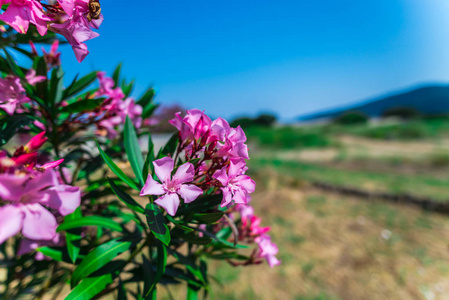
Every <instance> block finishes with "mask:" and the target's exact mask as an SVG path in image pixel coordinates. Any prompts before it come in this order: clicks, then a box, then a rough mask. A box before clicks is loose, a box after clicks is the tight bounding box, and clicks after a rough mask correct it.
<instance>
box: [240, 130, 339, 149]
mask: <svg viewBox="0 0 449 300" xmlns="http://www.w3.org/2000/svg"><path fill="white" fill-rule="evenodd" d="M245 133H246V135H247V137H248V140H250V141H252V142H256V143H257V144H258V145H260V146H263V147H264V148H271V149H273V148H274V149H295V148H323V147H328V146H331V145H334V143H333V142H332V140H331V139H330V138H329V137H328V136H327V135H325V134H323V128H322V127H307V128H305V127H301V128H296V127H280V128H265V127H250V128H248V129H246V130H245Z"/></svg>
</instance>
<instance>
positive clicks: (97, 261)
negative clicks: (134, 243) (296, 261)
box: [71, 239, 131, 286]
mask: <svg viewBox="0 0 449 300" xmlns="http://www.w3.org/2000/svg"><path fill="white" fill-rule="evenodd" d="M130 247H131V242H127V241H126V242H124V241H121V240H120V239H113V240H111V241H109V242H107V243H104V244H102V245H100V246H98V247H97V248H95V249H94V250H92V251H91V252H90V253H89V254H87V255H86V257H85V258H84V259H83V261H82V262H81V264H80V265H79V266H78V267H77V268H76V269H75V271H74V272H73V274H72V280H71V283H72V286H75V285H77V284H78V282H80V281H81V280H82V279H83V278H86V277H87V276H89V275H90V274H92V273H93V272H95V271H97V270H98V269H100V268H101V267H103V266H105V265H106V264H107V263H109V262H111V261H112V260H113V259H114V258H116V257H117V256H118V255H119V254H120V253H123V252H125V251H126V250H128V249H129V248H130Z"/></svg>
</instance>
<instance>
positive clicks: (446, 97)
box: [298, 85, 449, 121]
mask: <svg viewBox="0 0 449 300" xmlns="http://www.w3.org/2000/svg"><path fill="white" fill-rule="evenodd" d="M396 107H411V108H414V109H416V110H418V111H419V112H421V113H422V114H426V115H433V114H442V113H449V85H431V86H423V87H418V88H414V89H411V90H407V91H402V92H398V93H393V94H389V95H386V96H383V97H377V98H374V99H371V100H368V101H363V102H359V103H357V104H354V105H350V106H345V107H341V108H337V109H330V110H325V111H321V112H318V113H313V114H308V115H304V116H300V117H299V118H298V120H299V121H312V120H317V119H328V118H335V117H337V116H339V115H341V114H342V113H344V112H346V111H350V110H357V111H360V112H363V113H365V114H366V115H368V116H370V117H379V116H381V115H382V113H383V112H384V111H386V110H388V109H391V108H396Z"/></svg>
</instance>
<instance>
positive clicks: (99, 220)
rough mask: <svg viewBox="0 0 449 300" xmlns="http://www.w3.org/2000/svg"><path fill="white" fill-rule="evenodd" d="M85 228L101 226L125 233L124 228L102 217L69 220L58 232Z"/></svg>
mask: <svg viewBox="0 0 449 300" xmlns="http://www.w3.org/2000/svg"><path fill="white" fill-rule="evenodd" d="M84 226H99V227H104V228H108V229H111V230H114V231H123V228H122V226H120V224H117V223H116V222H115V221H114V220H111V219H109V218H105V217H100V216H86V217H80V218H77V219H72V220H67V221H65V222H64V223H62V224H61V225H59V226H58V228H57V229H56V231H62V230H69V229H73V228H80V227H84Z"/></svg>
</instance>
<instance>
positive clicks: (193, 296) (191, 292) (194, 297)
mask: <svg viewBox="0 0 449 300" xmlns="http://www.w3.org/2000/svg"><path fill="white" fill-rule="evenodd" d="M187 300H198V290H197V289H196V288H194V287H193V286H191V285H190V284H189V285H187Z"/></svg>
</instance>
